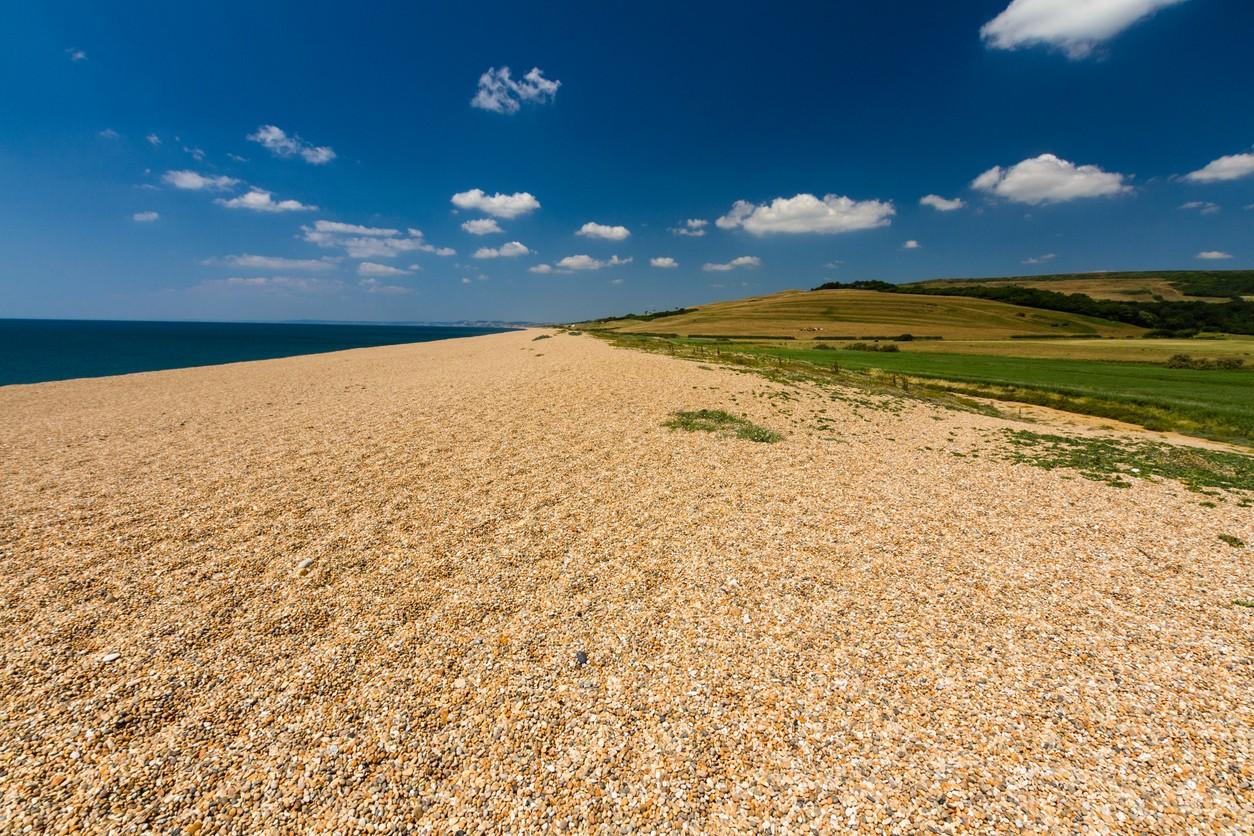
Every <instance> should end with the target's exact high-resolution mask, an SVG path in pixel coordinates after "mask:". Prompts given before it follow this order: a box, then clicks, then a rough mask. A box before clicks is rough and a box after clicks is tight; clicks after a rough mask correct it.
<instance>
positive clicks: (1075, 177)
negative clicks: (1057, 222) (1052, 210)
mask: <svg viewBox="0 0 1254 836" xmlns="http://www.w3.org/2000/svg"><path fill="white" fill-rule="evenodd" d="M971 187H972V188H974V189H976V190H977V191H982V192H985V193H987V194H991V195H996V196H997V197H1004V198H1006V199H1007V200H1011V201H1014V202H1016V203H1027V204H1032V205H1040V204H1046V203H1062V202H1064V201H1068V200H1077V199H1080V198H1086V197H1110V196H1113V195H1120V194H1127V193H1128V192H1130V191H1132V187H1131V186H1129V185H1126V184H1125V183H1124V175H1122V174H1118V173H1116V172H1111V171H1103V170H1102V169H1100V168H1098V167H1097V166H1095V165H1076V164H1075V163H1073V162H1068V161H1067V160H1064V159H1061V158H1060V157H1056V156H1054V155H1053V154H1041V155H1040V156H1039V157H1033V158H1031V159H1028V160H1024V161H1022V162H1020V163H1017V164H1015V165H1012V166H1011V167H1010V168H1002V167H1001V166H993V167H992V168H990V169H989V170H988V171H986V172H984V173H983V174H981V175H980V176H979V177H977V178H975V180H974V181H972V183H971Z"/></svg>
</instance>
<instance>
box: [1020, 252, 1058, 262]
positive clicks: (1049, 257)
mask: <svg viewBox="0 0 1254 836" xmlns="http://www.w3.org/2000/svg"><path fill="white" fill-rule="evenodd" d="M1055 258H1057V256H1056V255H1055V254H1054V253H1045V254H1044V255H1034V256H1032V257H1031V258H1025V259H1023V263H1024V264H1044V263H1046V262H1047V261H1053V260H1054V259H1055Z"/></svg>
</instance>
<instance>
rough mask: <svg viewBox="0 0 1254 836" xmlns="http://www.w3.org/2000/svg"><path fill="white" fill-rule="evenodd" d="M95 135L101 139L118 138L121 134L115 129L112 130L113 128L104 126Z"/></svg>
mask: <svg viewBox="0 0 1254 836" xmlns="http://www.w3.org/2000/svg"><path fill="white" fill-rule="evenodd" d="M96 136H98V137H100V138H101V139H120V138H121V136H122V135H121V134H120V133H118V132H117V131H115V130H113V128H105V129H104V130H103V131H100V132H99V133H98V134H96Z"/></svg>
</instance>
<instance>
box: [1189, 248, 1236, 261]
mask: <svg viewBox="0 0 1254 836" xmlns="http://www.w3.org/2000/svg"><path fill="white" fill-rule="evenodd" d="M1197 257H1198V258H1200V259H1202V260H1203V261H1224V260H1226V259H1229V258H1232V254H1231V253H1226V252H1224V251H1223V250H1203V251H1202V252H1200V253H1198V254H1197Z"/></svg>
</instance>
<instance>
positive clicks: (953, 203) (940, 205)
mask: <svg viewBox="0 0 1254 836" xmlns="http://www.w3.org/2000/svg"><path fill="white" fill-rule="evenodd" d="M919 205H920V206H931V207H932V208H933V209H935V210H936V211H937V212H953V211H954V210H956V209H961V208H962V207H964V206H966V205H967V204H966V201H964V200H963V199H962V198H960V197H955V198H952V199H951V198H947V197H941V196H940V195H938V194H928V195H924V196H923V197H921V198H919Z"/></svg>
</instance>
